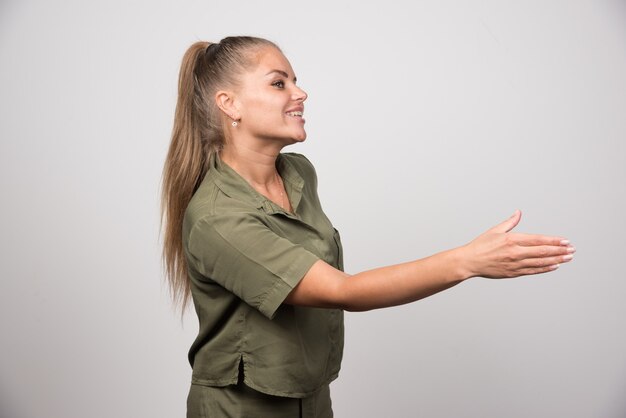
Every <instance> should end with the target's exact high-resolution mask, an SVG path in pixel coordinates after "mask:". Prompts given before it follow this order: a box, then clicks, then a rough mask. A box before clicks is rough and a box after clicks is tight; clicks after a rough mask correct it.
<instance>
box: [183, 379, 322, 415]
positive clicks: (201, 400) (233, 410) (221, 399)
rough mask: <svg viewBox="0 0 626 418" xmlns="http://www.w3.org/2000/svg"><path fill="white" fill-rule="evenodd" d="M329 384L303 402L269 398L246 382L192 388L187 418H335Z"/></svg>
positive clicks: (293, 399) (188, 399)
mask: <svg viewBox="0 0 626 418" xmlns="http://www.w3.org/2000/svg"><path fill="white" fill-rule="evenodd" d="M332 416H333V410H332V407H331V402H330V389H329V387H328V385H326V386H324V387H322V388H321V389H320V390H318V391H317V392H315V393H314V394H312V395H311V396H309V397H307V398H303V399H295V398H283V397H279V396H271V395H266V394H264V393H261V392H257V391H256V390H254V389H251V388H249V387H248V386H246V385H244V384H243V383H241V382H240V383H239V384H237V385H232V386H226V387H212V386H201V385H191V389H190V390H189V396H188V398H187V418H332Z"/></svg>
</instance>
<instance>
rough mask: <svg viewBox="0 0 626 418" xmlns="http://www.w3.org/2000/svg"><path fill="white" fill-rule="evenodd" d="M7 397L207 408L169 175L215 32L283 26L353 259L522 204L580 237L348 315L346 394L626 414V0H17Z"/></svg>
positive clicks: (557, 229)
mask: <svg viewBox="0 0 626 418" xmlns="http://www.w3.org/2000/svg"><path fill="white" fill-rule="evenodd" d="M0 16H1V17H0V62H1V63H2V65H0V115H1V116H0V117H1V120H2V122H1V124H0V138H1V145H0V146H1V148H0V196H2V205H1V209H0V210H1V214H2V216H1V217H0V230H1V234H0V237H1V239H0V245H1V248H0V257H1V263H0V274H1V281H0V335H1V338H2V341H1V355H0V408H1V410H0V411H1V412H2V414H1V415H2V417H7V418H32V417H37V418H47V417H55V418H74V417H76V418H79V417H80V418H83V417H90V418H110V417H116V418H123V417H182V416H183V415H184V409H185V397H186V393H187V390H188V384H189V379H190V368H189V365H188V363H187V360H186V352H187V349H188V347H189V345H190V343H191V341H192V340H193V338H194V334H195V332H196V329H197V322H196V319H195V318H194V314H192V313H190V314H188V315H186V317H185V318H184V321H183V322H182V324H181V320H180V318H179V317H178V316H177V315H176V313H175V312H174V311H173V310H172V308H171V306H170V304H169V302H168V295H167V291H166V287H165V286H164V284H163V278H162V272H161V266H160V246H159V245H160V244H159V236H158V227H159V209H158V203H159V200H158V199H159V182H160V176H161V169H162V165H163V161H164V158H165V154H166V151H167V147H168V143H169V134H170V130H171V125H172V119H173V113H174V106H175V95H176V79H177V74H178V68H179V64H180V59H181V57H182V54H183V53H184V51H185V49H186V48H187V47H188V46H189V45H190V44H191V43H192V42H194V41H195V40H198V39H202V40H219V39H220V38H221V37H223V36H226V35H229V34H254V35H260V36H265V37H268V38H270V39H272V40H275V41H276V42H277V43H278V44H279V45H281V46H282V47H283V49H284V52H285V53H286V55H287V56H288V58H289V59H290V60H291V62H292V64H293V67H294V69H295V70H296V72H297V75H298V78H299V83H300V85H301V86H303V87H304V88H305V89H306V90H307V91H308V93H309V95H310V98H309V100H308V106H307V111H306V118H307V131H308V134H309V138H308V139H307V141H306V143H305V144H302V145H298V146H297V147H292V148H291V150H292V151H297V152H302V153H305V154H306V155H307V156H308V157H309V158H310V159H311V160H312V161H313V162H314V163H315V165H316V167H317V170H318V174H319V183H320V190H319V192H320V195H321V198H322V201H323V204H324V208H325V210H326V212H327V213H328V215H329V217H330V218H331V219H332V220H333V222H334V223H335V225H336V226H337V228H338V229H340V230H341V232H342V237H343V241H344V247H345V257H346V268H347V270H348V271H349V272H353V273H354V272H358V271H361V270H364V269H368V268H372V267H376V266H381V265H388V264H392V263H397V262H401V261H407V260H411V259H415V258H421V257H424V256H427V255H430V254H432V253H434V252H437V251H440V250H444V249H447V248H451V247H454V246H458V245H462V244H464V243H466V242H468V241H469V240H471V239H472V238H474V237H475V236H476V235H478V234H480V233H481V232H483V231H484V230H486V229H487V228H489V227H491V226H493V225H495V224H497V223H499V222H501V221H502V220H504V219H505V218H507V217H508V216H510V214H511V213H512V212H513V211H514V210H515V209H516V208H520V209H521V210H522V211H523V212H524V215H523V219H522V222H521V224H520V226H519V227H518V228H517V230H519V231H523V232H537V233H546V234H555V235H563V236H566V237H568V238H570V239H571V240H572V242H573V243H574V244H575V245H576V247H577V249H578V253H577V256H576V258H575V260H574V262H573V263H571V264H569V265H565V266H563V267H562V268H561V269H559V270H558V271H556V272H554V273H551V274H549V275H542V276H536V277H530V278H524V279H517V280H509V281H493V280H486V279H474V280H471V281H469V282H466V283H464V284H462V285H460V286H458V287H455V288H454V289H451V290H449V291H447V292H444V293H442V294H439V295H436V296H434V297H432V298H430V299H427V300H424V301H421V302H418V303H415V304H412V305H408V306H403V307H398V308H392V309H387V310H383V311H373V312H367V313H354V314H353V313H349V314H347V318H346V327H347V334H346V351H345V361H344V364H343V369H342V372H341V376H340V378H339V380H338V381H336V382H335V383H334V384H333V385H332V391H333V401H334V406H335V411H336V416H338V417H363V418H367V417H372V418H378V417H383V416H384V417H416V416H419V417H434V418H437V417H569V418H575V417H581V418H583V417H584V418H588V417H611V418H618V417H624V416H626V400H625V398H624V394H625V390H626V336H625V334H624V325H625V322H626V321H625V319H626V307H625V305H624V303H623V299H624V296H626V284H625V283H624V273H623V269H624V265H623V264H622V263H623V261H624V249H625V245H624V240H625V238H624V232H626V228H625V221H624V213H625V210H626V199H625V188H624V184H623V183H624V179H625V178H626V176H625V174H626V152H625V151H626V149H625V148H626V146H625V145H624V139H625V138H626V117H625V111H626V81H625V77H624V75H625V74H626V29H625V24H626V7H624V2H619V1H609V0H569V1H565V0H563V1H554V0H550V1H534V0H532V1H525V2H521V1H512V0H507V1H502V0H489V1H488V0H485V1H478V0H474V1H461V0H448V1H445V0H443V1H442V0H437V1H435V0H431V1H396V2H371V3H368V2H359V1H356V0H353V1H347V0H334V1H327V0H322V1H316V2H297V3H289V2H278V1H263V2H260V1H256V2H252V1H243V0H241V1H237V2H232V1H180V2H174V1H171V2H164V1H135V2H128V1H121V0H109V1H106V2H105V1H98V2H85V1H77V0H72V1H67V0H66V1H63V2H45V1H19V2H18V1H7V0H4V1H2V2H0Z"/></svg>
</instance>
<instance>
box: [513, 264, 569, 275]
mask: <svg viewBox="0 0 626 418" xmlns="http://www.w3.org/2000/svg"><path fill="white" fill-rule="evenodd" d="M559 267H560V265H559V264H553V265H551V266H545V267H536V268H527V269H522V270H520V276H530V275H533V274H542V273H550V272H551V271H554V270H556V269H558V268H559Z"/></svg>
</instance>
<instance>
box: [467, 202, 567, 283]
mask: <svg viewBox="0 0 626 418" xmlns="http://www.w3.org/2000/svg"><path fill="white" fill-rule="evenodd" d="M521 217H522V213H521V212H520V211H519V210H516V211H515V213H514V214H513V216H511V217H510V218H509V219H507V220H506V221H504V222H502V223H501V224H499V225H496V226H494V227H493V228H491V229H489V230H488V231H486V232H485V233H483V234H482V235H479V236H478V237H477V238H476V239H474V240H473V241H472V242H470V243H469V244H466V245H465V246H464V247H462V250H463V253H464V255H465V272H466V274H467V277H475V276H481V277H487V278H492V279H499V278H511V277H518V276H525V275H529V274H539V273H547V272H549V271H554V270H556V269H557V268H558V267H559V265H560V264H561V263H567V262H568V261H571V260H572V258H573V253H574V252H575V251H576V249H575V248H574V247H573V246H571V245H570V244H569V241H568V240H566V239H565V238H561V237H550V236H545V235H531V234H519V233H513V232H510V231H511V230H512V229H513V228H515V227H516V226H517V224H518V223H519V221H520V219H521Z"/></svg>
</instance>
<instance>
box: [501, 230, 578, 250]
mask: <svg viewBox="0 0 626 418" xmlns="http://www.w3.org/2000/svg"><path fill="white" fill-rule="evenodd" d="M509 238H510V239H512V240H513V242H515V243H516V244H518V245H521V246H523V247H532V246H536V245H558V246H564V247H567V246H569V245H570V242H569V240H568V239H566V238H563V237H555V236H549V235H539V234H522V233H512V234H510V235H509Z"/></svg>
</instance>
